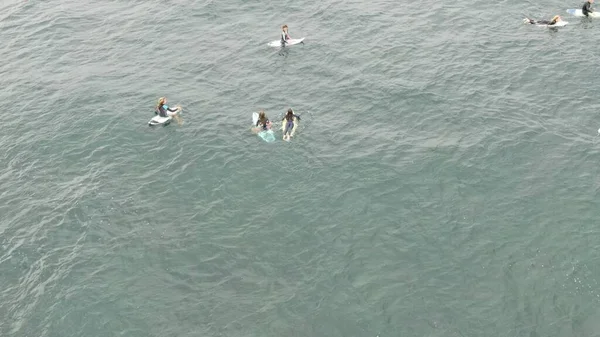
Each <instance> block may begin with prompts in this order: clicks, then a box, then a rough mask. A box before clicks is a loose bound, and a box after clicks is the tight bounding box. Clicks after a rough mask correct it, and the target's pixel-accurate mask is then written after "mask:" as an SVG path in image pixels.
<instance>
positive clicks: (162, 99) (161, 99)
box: [156, 97, 166, 108]
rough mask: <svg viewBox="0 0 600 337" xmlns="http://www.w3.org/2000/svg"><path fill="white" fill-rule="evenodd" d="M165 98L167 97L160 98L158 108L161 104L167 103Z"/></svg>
mask: <svg viewBox="0 0 600 337" xmlns="http://www.w3.org/2000/svg"><path fill="white" fill-rule="evenodd" d="M165 100H166V98H165V97H161V98H159V99H158V103H156V107H157V108H158V107H159V106H161V105H163V104H165Z"/></svg>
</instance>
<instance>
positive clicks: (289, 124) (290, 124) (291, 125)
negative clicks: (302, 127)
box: [281, 109, 300, 141]
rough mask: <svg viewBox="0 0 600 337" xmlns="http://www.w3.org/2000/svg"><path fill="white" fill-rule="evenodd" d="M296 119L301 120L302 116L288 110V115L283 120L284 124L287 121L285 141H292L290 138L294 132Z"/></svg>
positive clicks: (284, 134) (284, 131)
mask: <svg viewBox="0 0 600 337" xmlns="http://www.w3.org/2000/svg"><path fill="white" fill-rule="evenodd" d="M295 118H297V119H298V120H300V116H298V115H296V114H294V111H293V110H292V109H288V111H287V114H286V115H285V117H283V119H282V120H281V121H282V122H283V121H285V129H284V130H283V140H287V141H289V140H290V137H291V136H292V131H293V130H294V119H295Z"/></svg>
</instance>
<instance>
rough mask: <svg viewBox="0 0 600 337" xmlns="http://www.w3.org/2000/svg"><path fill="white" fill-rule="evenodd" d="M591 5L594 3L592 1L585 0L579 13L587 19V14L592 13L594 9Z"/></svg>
mask: <svg viewBox="0 0 600 337" xmlns="http://www.w3.org/2000/svg"><path fill="white" fill-rule="evenodd" d="M593 3H594V0H587V1H586V2H585V3H584V4H583V7H582V8H581V12H582V13H583V15H585V16H588V17H589V14H590V13H593V12H594V9H593V8H592V4H593Z"/></svg>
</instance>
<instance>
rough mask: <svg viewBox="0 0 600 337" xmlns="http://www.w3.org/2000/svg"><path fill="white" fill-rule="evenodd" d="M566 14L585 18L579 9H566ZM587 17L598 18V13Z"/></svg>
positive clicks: (599, 13) (599, 16)
mask: <svg viewBox="0 0 600 337" xmlns="http://www.w3.org/2000/svg"><path fill="white" fill-rule="evenodd" d="M567 13H569V14H571V15H573V16H585V15H583V11H581V9H573V8H570V9H567ZM589 16H590V17H591V18H600V12H592V13H589Z"/></svg>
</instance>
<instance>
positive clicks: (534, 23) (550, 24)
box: [529, 19, 556, 26]
mask: <svg viewBox="0 0 600 337" xmlns="http://www.w3.org/2000/svg"><path fill="white" fill-rule="evenodd" d="M529 23H531V24H532V25H548V26H552V25H554V24H556V21H554V22H552V21H550V20H539V21H535V20H534V19H529Z"/></svg>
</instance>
